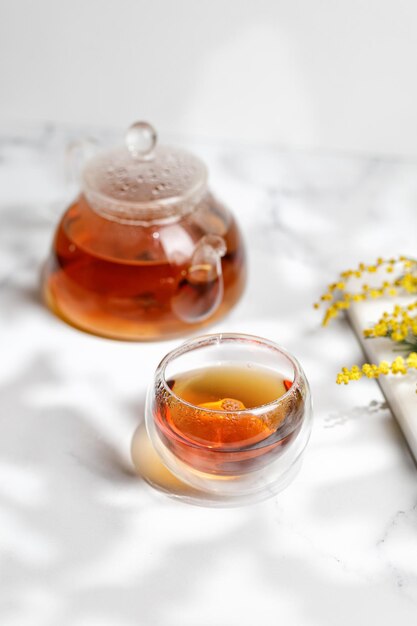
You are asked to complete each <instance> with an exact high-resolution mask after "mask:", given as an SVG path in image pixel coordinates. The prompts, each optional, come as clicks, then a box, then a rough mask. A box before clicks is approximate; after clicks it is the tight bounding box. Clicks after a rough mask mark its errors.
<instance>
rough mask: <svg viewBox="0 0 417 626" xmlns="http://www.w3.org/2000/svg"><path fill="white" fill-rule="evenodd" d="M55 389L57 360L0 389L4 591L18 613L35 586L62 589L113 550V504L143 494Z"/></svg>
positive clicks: (120, 529)
mask: <svg viewBox="0 0 417 626" xmlns="http://www.w3.org/2000/svg"><path fill="white" fill-rule="evenodd" d="M60 383H61V381H60V379H59V377H58V375H57V368H55V367H54V357H53V356H52V355H46V354H43V355H38V356H36V357H34V358H33V359H32V360H31V361H30V362H28V363H27V364H26V366H25V369H24V370H23V371H21V372H20V373H19V375H17V376H15V378H14V379H13V380H9V381H8V382H7V384H5V385H4V386H2V387H1V388H0V406H1V408H2V416H1V418H0V464H1V467H2V473H3V475H4V476H6V477H7V476H9V477H10V480H9V481H4V482H3V483H2V485H0V494H1V495H0V503H1V507H0V508H1V510H2V512H3V514H4V516H5V523H2V539H3V541H0V544H2V543H3V542H4V541H5V542H6V544H5V545H3V547H2V550H1V552H2V571H3V574H4V576H3V583H2V586H3V590H4V589H6V590H8V603H9V604H10V603H15V604H16V606H18V605H19V604H22V602H23V597H24V595H25V593H26V592H27V591H28V590H29V589H30V588H31V586H32V585H34V584H35V581H36V586H38V587H40V588H44V589H47V588H48V586H49V585H52V586H53V585H54V584H57V583H58V582H59V583H60V584H62V585H64V586H65V581H68V580H70V579H71V578H72V577H76V576H77V575H78V574H79V573H80V571H82V569H83V567H88V566H90V565H91V563H93V562H94V561H96V560H100V559H101V558H103V556H104V555H105V554H106V553H107V552H108V551H112V550H114V549H115V546H117V543H118V541H119V540H120V538H121V537H123V533H124V527H125V526H126V524H128V517H127V516H126V507H124V508H123V507H119V506H117V503H116V504H115V503H114V502H112V497H113V496H114V497H116V496H117V493H118V491H120V490H123V489H126V488H136V487H137V489H138V490H139V489H140V488H141V484H140V481H139V480H138V478H137V476H136V475H135V474H134V472H133V471H132V468H131V466H130V465H127V464H126V462H125V461H124V460H123V459H122V458H121V456H120V454H119V453H118V451H117V450H116V449H115V448H114V447H113V446H112V445H111V443H110V442H109V441H108V440H107V438H106V436H105V435H104V433H103V432H100V431H98V430H97V429H96V428H95V427H94V426H93V425H92V424H91V423H90V421H89V419H88V415H87V414H83V412H82V411H81V410H79V409H74V408H70V407H68V406H66V405H65V403H62V404H61V403H60V402H59V401H55V399H56V397H57V389H58V390H59V385H60ZM39 387H40V388H44V389H50V390H51V391H53V396H52V397H53V398H54V401H53V402H52V403H50V402H49V401H48V400H47V399H46V400H45V402H39V401H36V402H33V401H32V398H31V394H32V392H33V391H36V389H37V388H39ZM138 501H139V498H138ZM116 502H117V501H116ZM131 506H132V507H133V509H134V510H135V512H137V511H138V509H140V505H139V504H138V502H137V501H136V500H132V505H131ZM128 508H129V507H128ZM5 548H6V549H5ZM3 568H4V569H3Z"/></svg>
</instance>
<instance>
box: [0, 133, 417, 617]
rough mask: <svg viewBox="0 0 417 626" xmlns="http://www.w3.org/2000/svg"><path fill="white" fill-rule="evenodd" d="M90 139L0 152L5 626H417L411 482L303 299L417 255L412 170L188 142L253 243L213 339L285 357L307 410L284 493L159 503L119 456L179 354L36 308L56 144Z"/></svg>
mask: <svg viewBox="0 0 417 626" xmlns="http://www.w3.org/2000/svg"><path fill="white" fill-rule="evenodd" d="M83 132H84V131H82V129H68V128H67V129H65V128H63V127H58V128H56V127H53V126H36V127H32V128H30V129H25V130H23V131H22V130H18V129H17V128H16V129H11V130H10V131H8V132H7V133H6V132H4V133H3V134H2V136H1V137H0V355H1V356H0V411H1V412H0V557H1V558H0V623H1V624H2V625H5V626H57V625H58V624H59V626H133V625H137V624H140V626H215V625H216V626H253V625H254V624H263V625H267V626H269V625H271V626H272V625H275V624H278V623H281V622H282V623H285V624H286V626H293V625H294V626H300V625H301V626H335V625H337V626H352V625H353V624H355V626H361V625H365V624H366V625H368V624H369V623H377V624H378V625H379V626H391V625H392V624H394V623H396V624H401V625H404V626H411V625H414V624H415V623H416V620H417V484H416V476H417V474H416V467H415V465H414V463H413V461H412V459H411V456H410V454H409V452H408V449H407V447H406V445H405V443H404V441H403V438H402V435H401V433H400V432H399V429H398V427H397V425H396V423H395V421H394V420H393V418H392V415H391V414H390V411H389V409H388V408H387V407H386V406H385V404H384V402H383V399H382V396H381V393H380V391H379V388H378V386H377V385H376V384H375V383H374V382H372V381H364V382H363V384H360V385H358V386H352V387H349V388H340V387H337V386H336V385H335V384H334V378H335V373H336V371H337V370H338V368H339V366H340V365H344V364H351V363H353V362H356V361H358V360H360V359H361V354H360V349H359V347H358V345H357V343H356V340H355V338H354V337H353V335H352V333H351V331H350V330H349V328H348V326H347V325H346V323H345V322H344V321H337V322H336V323H335V324H334V325H333V326H332V327H331V328H329V329H327V330H323V329H321V328H320V325H319V323H320V318H319V315H317V313H316V312H315V311H313V310H312V308H311V304H312V302H313V301H314V300H315V299H316V298H317V295H318V294H319V292H320V290H321V289H322V288H323V286H324V285H325V284H326V283H327V282H328V281H331V280H332V279H333V277H334V274H335V272H337V271H339V270H340V269H343V268H345V267H347V266H349V265H351V264H353V263H355V262H357V261H359V260H368V259H369V260H372V259H373V257H374V256H376V255H379V254H385V255H392V254H397V253H411V254H414V255H415V242H416V234H417V229H416V225H417V224H416V205H417V161H412V160H398V159H378V158H354V157H348V156H343V155H335V154H323V153H302V152H296V151H278V150H275V149H273V148H262V147H261V146H259V147H252V148H250V147H242V146H239V145H219V144H212V143H210V142H206V143H202V142H200V143H198V142H195V143H192V142H189V146H190V147H192V148H193V149H194V150H195V151H196V152H198V153H199V154H200V155H201V156H202V157H203V158H205V159H206V160H207V163H208V165H209V167H210V174H211V180H212V186H213V189H214V190H215V191H216V192H217V193H218V194H219V195H220V196H221V197H222V198H223V199H224V200H225V201H226V202H227V203H228V204H229V206H230V207H231V208H232V209H233V210H234V212H235V214H236V216H237V217H238V219H239V221H240V223H241V225H242V229H243V231H244V234H245V237H246V242H247V245H248V249H249V259H250V275H249V282H248V287H247V291H246V293H245V296H244V298H243V300H242V301H241V303H240V304H239V306H238V307H237V308H236V309H235V310H234V311H233V313H232V314H231V315H230V316H229V317H228V318H227V319H226V320H224V321H222V322H221V323H219V324H217V326H215V327H214V328H213V330H219V331H220V330H222V331H242V332H247V333H257V334H261V335H264V336H266V337H269V338H270V339H272V340H275V341H277V342H279V343H282V344H283V345H285V346H286V347H287V348H288V349H290V350H291V351H293V352H294V353H295V354H296V355H297V356H298V358H299V359H300V361H301V362H302V364H303V365H304V368H305V370H306V373H307V376H308V377H309V379H310V382H311V387H312V392H313V396H314V405H315V424H314V429H313V434H312V438H311V441H310V444H309V447H308V450H307V453H306V457H305V462H304V466H303V469H302V470H301V473H300V474H299V476H298V477H297V479H296V480H295V482H294V483H293V484H292V485H291V486H290V487H289V488H288V490H287V491H285V492H283V493H282V494H280V495H279V496H277V497H274V498H273V499H271V500H269V501H267V502H264V503H261V504H257V505H253V506H250V507H246V508H237V509H229V510H222V509H206V508H197V507H191V506H187V505H184V504H181V503H177V502H174V501H172V500H170V499H169V498H167V497H165V496H163V495H162V494H160V493H157V492H155V491H153V490H152V489H151V488H150V487H148V485H147V484H145V483H144V482H143V481H141V480H140V479H139V478H138V477H137V476H135V475H134V473H133V470H132V464H131V460H130V452H129V450H130V442H131V437H132V434H133V432H134V430H135V428H136V426H137V425H138V423H139V422H140V420H141V419H142V415H143V400H144V393H145V389H146V386H147V384H148V383H149V381H150V380H151V377H152V373H153V369H154V367H155V366H156V364H157V362H158V361H159V359H160V357H161V356H162V355H163V354H165V353H166V352H167V351H168V350H169V349H170V348H171V347H173V345H174V344H175V343H177V342H160V343H152V344H130V343H118V342H114V341H108V340H103V339H99V338H95V337H92V336H88V335H85V334H83V333H81V332H78V331H76V330H74V329H72V328H70V327H68V326H66V325H65V324H64V323H62V322H61V321H60V320H58V319H55V318H54V317H53V316H52V315H51V314H50V313H49V312H48V311H47V310H46V309H45V308H44V307H43V305H42V304H41V302H40V299H39V289H38V282H39V271H40V267H41V264H42V262H43V260H44V258H45V256H46V254H47V250H48V246H49V243H50V240H51V236H52V232H53V228H54V224H55V223H56V220H57V218H58V216H59V214H60V212H61V211H62V210H63V208H64V203H65V200H66V197H67V195H68V192H67V190H66V189H65V186H64V178H63V154H64V149H65V146H66V145H67V143H68V141H70V140H71V139H74V138H76V137H78V136H81V135H82V134H83ZM102 136H103V137H105V134H104V133H103V135H102ZM177 140H178V138H177Z"/></svg>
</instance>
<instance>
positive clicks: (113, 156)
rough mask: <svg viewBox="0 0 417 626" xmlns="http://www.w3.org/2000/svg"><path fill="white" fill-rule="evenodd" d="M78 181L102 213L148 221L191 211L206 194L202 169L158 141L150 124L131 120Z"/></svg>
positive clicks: (200, 164) (190, 157)
mask: <svg viewBox="0 0 417 626" xmlns="http://www.w3.org/2000/svg"><path fill="white" fill-rule="evenodd" d="M82 184H83V191H84V193H85V195H86V197H87V201H88V202H89V204H90V205H91V207H92V208H93V209H94V210H95V211H96V212H98V213H100V214H102V215H103V216H104V217H106V218H108V219H111V220H115V221H118V222H126V223H129V224H131V223H136V224H140V223H146V224H149V222H155V221H156V222H159V221H166V220H171V219H174V218H175V219H176V218H178V216H179V215H182V214H184V213H187V212H189V211H191V210H192V208H193V207H194V206H195V205H196V203H197V202H198V201H199V200H200V199H201V197H202V196H203V194H204V192H205V189H206V184H207V168H206V166H205V164H204V163H203V162H202V161H201V160H200V159H198V158H197V157H195V156H194V155H193V154H191V153H189V152H187V151H186V150H182V149H179V148H172V147H169V146H161V145H157V135H156V132H155V130H154V128H153V127H152V126H151V125H150V124H148V123H147V122H136V123H135V124H133V125H132V126H130V128H129V129H128V131H127V133H126V136H125V146H123V147H119V148H114V149H112V150H109V151H107V152H103V153H100V154H98V155H97V156H95V157H93V158H92V159H91V160H90V161H88V163H87V165H86V167H85V169H84V171H83V176H82Z"/></svg>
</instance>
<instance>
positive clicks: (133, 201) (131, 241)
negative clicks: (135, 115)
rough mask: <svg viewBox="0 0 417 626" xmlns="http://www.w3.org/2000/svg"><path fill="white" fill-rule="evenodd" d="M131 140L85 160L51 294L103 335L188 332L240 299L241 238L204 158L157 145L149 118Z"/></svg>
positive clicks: (60, 235)
mask: <svg viewBox="0 0 417 626" xmlns="http://www.w3.org/2000/svg"><path fill="white" fill-rule="evenodd" d="M126 144H127V145H126V147H124V148H119V149H115V150H112V151H109V152H106V153H103V154H99V155H98V156H96V157H94V158H93V159H91V160H90V161H89V162H88V163H87V165H86V167H85V169H84V171H83V176H82V190H81V193H80V196H79V197H78V198H77V199H76V200H75V201H74V203H73V204H72V205H71V206H70V207H69V208H68V209H67V211H66V212H65V214H64V215H63V217H62V219H61V221H60V223H59V225H58V228H57V231H56V234H55V238H54V241H53V246H52V251H51V254H50V257H49V259H48V261H47V264H46V267H45V272H44V282H43V285H44V287H43V288H44V295H45V299H46V302H47V303H48V305H49V307H50V308H51V309H52V310H53V311H54V312H55V313H56V314H57V315H58V316H59V317H61V318H62V319H64V320H65V321H67V322H69V323H70V324H72V325H74V326H76V327H78V328H80V329H82V330H85V331H87V332H90V333H94V334H98V335H102V336H105V337H111V338H115V339H128V340H129V339H130V340H149V339H158V338H166V337H172V336H177V335H181V334H186V333H187V332H191V331H192V330H194V329H195V328H199V327H201V326H204V325H207V324H209V323H212V322H214V321H215V320H216V319H218V318H220V317H221V316H223V315H224V314H225V313H226V312H227V311H228V310H229V309H230V308H231V307H232V306H233V305H234V304H235V303H236V301H237V300H238V299H239V297H240V295H241V293H242V290H243V287H244V282H245V255H244V248H243V243H242V239H241V236H240V233H239V230H238V227H237V225H236V222H235V220H234V218H233V216H232V215H231V214H230V212H229V211H228V210H227V209H226V208H225V207H224V206H223V205H222V204H221V203H220V202H219V201H218V200H216V199H215V198H214V196H213V195H212V194H211V193H210V191H209V190H208V188H207V170H206V167H205V165H204V164H203V163H202V162H201V161H200V160H199V159H197V158H196V157H194V156H193V155H191V154H189V153H188V152H186V151H183V150H179V149H173V148H168V147H164V146H158V145H156V135H155V132H154V130H153V129H152V127H151V126H149V125H148V124H146V123H144V122H139V123H136V124H134V125H133V126H132V127H131V128H130V129H129V131H128V133H127V136H126Z"/></svg>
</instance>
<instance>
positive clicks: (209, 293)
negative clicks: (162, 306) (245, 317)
mask: <svg viewBox="0 0 417 626" xmlns="http://www.w3.org/2000/svg"><path fill="white" fill-rule="evenodd" d="M226 252H227V246H226V242H225V241H224V239H223V238H222V237H219V236H218V235H205V236H204V237H202V238H201V239H200V241H199V242H198V244H197V246H196V248H195V250H194V253H193V256H192V258H191V263H190V265H189V267H188V269H187V270H185V273H184V276H183V278H182V279H181V280H180V282H179V285H178V289H177V292H176V294H175V296H174V297H173V299H172V309H173V311H174V313H175V314H176V315H177V316H178V317H179V318H180V319H181V320H183V321H184V322H187V323H188V324H193V323H195V322H201V321H203V320H205V319H207V318H208V317H210V316H211V315H212V314H213V313H214V312H215V311H216V309H217V308H218V307H219V305H220V303H221V302H222V300H223V293H224V285H223V272H222V263H221V258H222V257H223V256H224V255H225V254H226Z"/></svg>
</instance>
